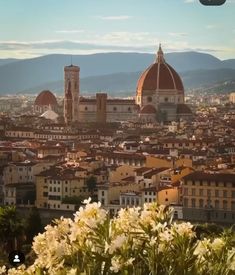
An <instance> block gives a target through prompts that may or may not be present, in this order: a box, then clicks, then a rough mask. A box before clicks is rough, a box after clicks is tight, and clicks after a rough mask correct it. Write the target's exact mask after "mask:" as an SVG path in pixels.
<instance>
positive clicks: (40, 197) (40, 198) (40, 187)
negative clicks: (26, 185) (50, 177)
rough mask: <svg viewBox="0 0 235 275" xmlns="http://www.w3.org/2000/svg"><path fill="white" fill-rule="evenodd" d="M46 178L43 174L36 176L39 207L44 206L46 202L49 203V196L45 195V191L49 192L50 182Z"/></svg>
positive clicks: (37, 204) (37, 203)
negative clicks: (45, 180)
mask: <svg viewBox="0 0 235 275" xmlns="http://www.w3.org/2000/svg"><path fill="white" fill-rule="evenodd" d="M44 179H45V177H43V176H37V177H36V207H38V208H41V207H44V203H47V197H44V196H43V192H48V184H47V183H45V182H44ZM46 186H47V188H46Z"/></svg>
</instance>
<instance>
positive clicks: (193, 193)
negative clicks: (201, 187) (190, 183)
mask: <svg viewBox="0 0 235 275" xmlns="http://www.w3.org/2000/svg"><path fill="white" fill-rule="evenodd" d="M195 194H196V190H195V188H192V196H195Z"/></svg>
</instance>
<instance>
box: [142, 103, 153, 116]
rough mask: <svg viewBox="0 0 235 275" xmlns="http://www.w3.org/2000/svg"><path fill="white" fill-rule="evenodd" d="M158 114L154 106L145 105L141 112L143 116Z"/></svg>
mask: <svg viewBox="0 0 235 275" xmlns="http://www.w3.org/2000/svg"><path fill="white" fill-rule="evenodd" d="M156 112H157V111H156V109H155V107H154V106H153V105H145V106H144V107H142V108H141V110H140V113H141V114H156Z"/></svg>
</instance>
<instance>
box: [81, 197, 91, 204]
mask: <svg viewBox="0 0 235 275" xmlns="http://www.w3.org/2000/svg"><path fill="white" fill-rule="evenodd" d="M90 202H91V197H89V198H88V199H86V200H84V201H83V202H82V203H83V204H89V203H90Z"/></svg>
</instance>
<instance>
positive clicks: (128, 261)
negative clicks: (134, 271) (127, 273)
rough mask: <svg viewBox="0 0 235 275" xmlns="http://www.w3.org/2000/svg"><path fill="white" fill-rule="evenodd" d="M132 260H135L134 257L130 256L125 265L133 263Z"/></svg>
mask: <svg viewBox="0 0 235 275" xmlns="http://www.w3.org/2000/svg"><path fill="white" fill-rule="evenodd" d="M134 260H135V258H130V259H129V260H127V261H126V262H125V266H129V265H133V262H134Z"/></svg>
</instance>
